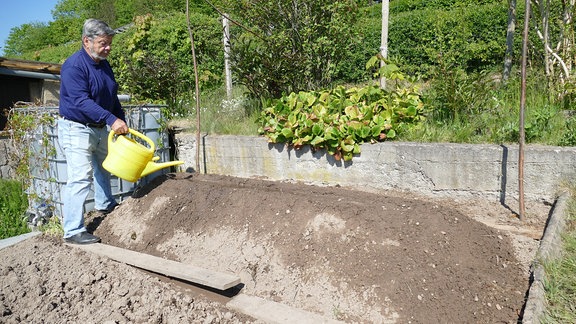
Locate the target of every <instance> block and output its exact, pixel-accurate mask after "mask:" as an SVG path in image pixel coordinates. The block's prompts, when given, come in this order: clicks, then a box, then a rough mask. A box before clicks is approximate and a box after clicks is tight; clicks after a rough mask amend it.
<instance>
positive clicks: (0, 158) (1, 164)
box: [0, 134, 16, 179]
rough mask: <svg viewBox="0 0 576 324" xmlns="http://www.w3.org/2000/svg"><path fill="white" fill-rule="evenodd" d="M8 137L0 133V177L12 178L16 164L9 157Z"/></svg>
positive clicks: (10, 147)
mask: <svg viewBox="0 0 576 324" xmlns="http://www.w3.org/2000/svg"><path fill="white" fill-rule="evenodd" d="M10 150H12V146H11V145H10V137H9V136H7V135H1V134H0V178H2V179H12V178H14V176H15V174H16V165H15V163H14V162H13V161H12V160H11V159H10V155H11V154H10Z"/></svg>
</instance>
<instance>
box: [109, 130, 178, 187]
mask: <svg viewBox="0 0 576 324" xmlns="http://www.w3.org/2000/svg"><path fill="white" fill-rule="evenodd" d="M129 132H130V134H132V135H134V136H136V137H140V138H141V139H143V140H144V141H145V142H146V143H148V145H149V146H150V147H149V148H148V147H146V146H144V145H142V144H140V143H138V142H136V141H135V140H134V139H132V138H130V137H128V136H124V135H118V136H116V137H115V136H114V135H115V133H114V131H110V134H108V155H107V156H106V159H104V162H102V167H104V169H106V170H108V171H109V172H110V173H112V174H113V175H115V176H117V177H119V178H122V179H124V180H126V181H130V182H136V181H137V180H138V179H140V178H141V177H143V176H146V175H149V174H150V173H154V172H156V171H158V170H160V169H163V168H167V167H171V166H175V165H180V164H182V163H184V162H183V161H171V162H164V163H156V162H155V161H158V160H159V159H160V157H158V156H154V151H155V146H154V142H153V141H152V140H151V139H150V138H148V137H146V136H145V135H143V134H141V133H140V132H138V131H135V130H133V129H129Z"/></svg>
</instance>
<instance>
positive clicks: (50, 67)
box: [0, 57, 62, 74]
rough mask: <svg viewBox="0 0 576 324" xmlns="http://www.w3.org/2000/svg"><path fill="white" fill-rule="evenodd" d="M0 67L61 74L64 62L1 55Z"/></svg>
mask: <svg viewBox="0 0 576 324" xmlns="http://www.w3.org/2000/svg"><path fill="white" fill-rule="evenodd" d="M0 67H5V68H9V69H12V70H23V71H32V72H41V73H52V74H60V70H61V68H62V64H57V63H48V62H36V61H26V60H17V59H7V58H4V57H0Z"/></svg>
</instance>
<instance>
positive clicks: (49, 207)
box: [16, 105, 172, 225]
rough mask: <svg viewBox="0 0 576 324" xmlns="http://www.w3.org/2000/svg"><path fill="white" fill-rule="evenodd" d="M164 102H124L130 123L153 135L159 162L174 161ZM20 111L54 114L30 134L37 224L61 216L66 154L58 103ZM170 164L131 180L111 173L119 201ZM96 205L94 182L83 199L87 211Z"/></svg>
mask: <svg viewBox="0 0 576 324" xmlns="http://www.w3.org/2000/svg"><path fill="white" fill-rule="evenodd" d="M161 108H162V106H157V105H144V106H124V110H125V112H126V123H127V124H128V127H130V128H132V129H134V130H137V131H138V132H140V133H142V134H143V135H145V136H146V137H148V138H150V139H151V140H152V141H153V142H154V143H155V146H156V150H155V153H154V155H155V156H158V157H159V160H158V162H168V161H171V154H170V139H169V136H168V133H167V132H166V129H165V128H163V127H162V125H163V118H162V114H161V111H160V109H161ZM16 111H17V112H18V113H20V114H24V115H26V114H35V115H36V116H38V115H39V114H41V115H48V116H50V117H52V118H47V120H50V122H48V123H45V122H44V123H39V124H38V126H37V127H36V128H35V129H34V131H33V132H32V133H31V134H29V135H28V136H29V137H30V138H29V141H28V146H29V150H30V158H29V165H30V177H31V184H30V186H29V188H28V189H27V193H28V197H29V198H28V200H29V210H28V213H29V217H30V219H29V221H30V223H32V225H37V223H38V222H39V221H44V220H45V219H47V218H48V217H50V216H52V215H55V216H57V217H58V218H60V219H62V217H63V214H62V205H63V200H62V193H63V190H64V187H65V185H66V181H67V174H66V168H67V163H66V158H65V156H64V152H63V151H62V148H61V147H60V145H59V143H58V129H57V128H58V127H57V119H58V108H55V107H29V108H19V109H17V110H16ZM171 170H172V169H171V168H166V169H161V170H158V171H156V172H154V173H152V174H149V175H147V176H145V177H142V178H141V179H139V180H138V181H137V182H135V183H132V182H129V181H126V180H123V179H120V178H118V177H116V176H114V175H112V179H111V187H112V194H113V195H114V197H115V198H116V200H117V201H118V202H121V201H123V200H125V199H126V198H128V197H130V195H131V194H132V192H133V191H134V190H135V189H136V188H137V187H138V186H141V185H145V184H147V183H149V182H150V181H151V180H152V179H154V178H155V177H157V176H159V175H162V174H166V173H168V172H170V171H171ZM92 209H94V186H93V185H91V187H90V192H89V194H88V198H87V199H86V202H85V203H84V211H85V212H88V211H90V210H92Z"/></svg>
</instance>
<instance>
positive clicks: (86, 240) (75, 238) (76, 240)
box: [64, 232, 100, 244]
mask: <svg viewBox="0 0 576 324" xmlns="http://www.w3.org/2000/svg"><path fill="white" fill-rule="evenodd" d="M64 241H66V243H72V244H93V243H98V242H100V238H99V237H98V236H96V235H92V234H90V233H88V232H82V233H78V234H76V235H72V236H70V237H67V238H65V239H64Z"/></svg>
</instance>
